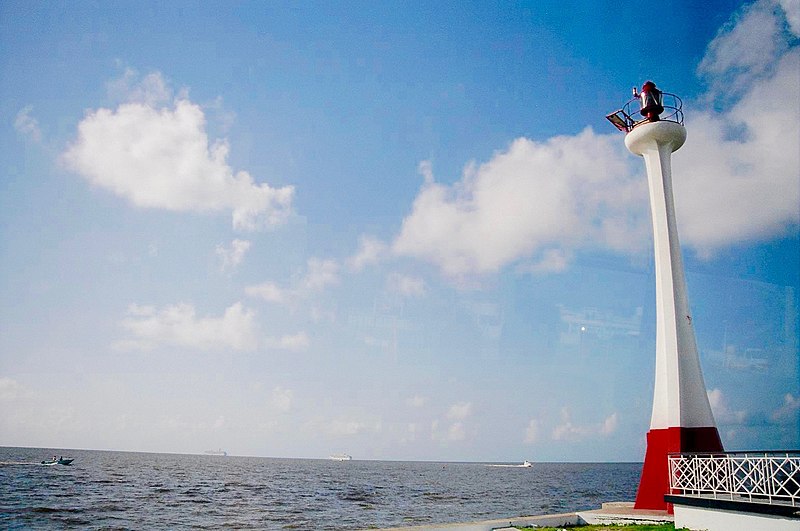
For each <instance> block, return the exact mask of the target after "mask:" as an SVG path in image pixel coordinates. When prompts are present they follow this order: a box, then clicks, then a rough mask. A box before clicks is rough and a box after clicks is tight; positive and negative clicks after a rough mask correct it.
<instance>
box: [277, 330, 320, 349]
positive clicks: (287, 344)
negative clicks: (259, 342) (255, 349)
mask: <svg viewBox="0 0 800 531" xmlns="http://www.w3.org/2000/svg"><path fill="white" fill-rule="evenodd" d="M310 344H311V341H310V340H309V339H308V335H307V334H306V333H305V332H298V333H296V334H290V335H285V336H281V337H279V338H277V339H275V338H267V340H266V345H267V346H268V347H271V348H277V349H281V350H291V351H295V352H299V351H302V350H306V349H308V347H309V345H310Z"/></svg>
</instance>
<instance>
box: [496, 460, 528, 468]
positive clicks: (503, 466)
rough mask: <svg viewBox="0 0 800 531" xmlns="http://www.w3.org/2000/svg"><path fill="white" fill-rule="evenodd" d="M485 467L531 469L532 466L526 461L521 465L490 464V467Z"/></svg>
mask: <svg viewBox="0 0 800 531" xmlns="http://www.w3.org/2000/svg"><path fill="white" fill-rule="evenodd" d="M486 466H494V467H498V468H531V467H532V466H533V463H531V462H530V461H528V460H527V459H526V460H525V461H523V462H522V464H521V465H505V464H499V465H495V464H490V465H486Z"/></svg>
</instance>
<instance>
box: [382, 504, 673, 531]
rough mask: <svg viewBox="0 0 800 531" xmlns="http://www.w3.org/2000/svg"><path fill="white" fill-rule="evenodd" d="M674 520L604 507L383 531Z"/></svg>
mask: <svg viewBox="0 0 800 531" xmlns="http://www.w3.org/2000/svg"><path fill="white" fill-rule="evenodd" d="M674 521H675V517H674V516H673V515H671V514H667V511H650V510H643V509H634V508H633V502H609V503H604V504H603V506H602V508H601V509H597V510H593V511H579V512H576V513H564V514H547V515H541V516H520V517H517V518H503V519H500V520H484V521H481V522H463V523H456V524H427V525H420V526H409V527H391V528H387V529H386V530H385V531H422V530H423V529H424V530H425V531H501V530H510V529H513V528H514V526H518V527H525V526H534V525H536V526H541V527H559V526H567V525H580V524H608V525H610V524H661V523H665V522H674Z"/></svg>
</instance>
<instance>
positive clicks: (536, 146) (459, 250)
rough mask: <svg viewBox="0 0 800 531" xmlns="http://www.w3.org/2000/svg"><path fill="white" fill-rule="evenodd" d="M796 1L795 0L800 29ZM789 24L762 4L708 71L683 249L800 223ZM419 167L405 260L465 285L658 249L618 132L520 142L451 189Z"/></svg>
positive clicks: (692, 125)
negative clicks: (602, 255) (593, 256)
mask: <svg viewBox="0 0 800 531" xmlns="http://www.w3.org/2000/svg"><path fill="white" fill-rule="evenodd" d="M796 3H797V2H796V1H794V0H791V1H787V2H784V3H783V5H784V7H785V8H786V9H787V13H788V19H789V22H788V27H791V28H792V29H793V31H795V32H796V31H797V19H798V15H797V14H796V11H797V10H796V9H794V7H793V6H795V4H796ZM786 27H787V22H786V20H785V18H784V12H783V10H782V9H780V8H778V7H777V4H775V3H774V2H770V1H767V0H764V1H762V2H758V3H757V4H755V5H753V6H752V7H750V8H746V9H745V10H744V11H743V12H742V14H740V15H739V16H737V18H735V20H734V22H733V23H732V24H730V25H728V26H726V27H725V28H723V29H722V30H721V31H720V33H719V34H718V35H717V37H716V38H715V39H714V41H713V42H712V43H711V44H710V45H709V48H708V51H707V54H706V57H705V59H704V60H703V61H702V62H701V65H700V67H699V69H698V71H699V72H700V73H701V74H702V75H704V76H706V78H707V80H708V82H709V85H710V89H709V94H708V95H707V96H706V97H703V98H701V99H700V100H699V101H698V102H688V103H687V105H686V106H685V109H684V111H685V112H686V116H687V118H686V125H687V130H688V140H687V143H686V145H685V146H684V147H683V148H681V150H680V151H678V152H677V153H676V154H675V156H674V157H673V166H674V172H673V173H674V177H673V179H674V181H675V195H676V209H677V217H678V223H679V230H680V235H681V241H682V243H683V244H684V245H687V246H690V247H693V248H694V249H696V250H697V251H698V252H699V253H700V254H701V255H705V256H708V255H711V254H712V253H713V252H714V251H715V250H717V249H720V248H723V247H726V246H729V245H734V244H738V243H743V242H749V241H758V240H765V239H768V238H772V237H775V236H781V235H783V234H785V233H787V232H788V231H791V230H795V229H796V228H797V226H798V223H800V209H798V207H797V205H798V204H800V180H798V178H797V176H798V175H799V174H800V150H798V149H797V139H798V138H800V99H799V98H797V97H796V92H797V79H798V77H800V50H798V47H797V45H796V44H792V45H791V46H790V40H791V38H788V37H787V32H786ZM742 43H746V44H742ZM721 87H725V90H724V91H723V90H721ZM664 88H665V89H666V90H669V87H664ZM720 94H725V95H726V97H723V98H720V97H718V96H719V95H720ZM715 101H716V102H717V104H716V106H715V105H714V102H715ZM714 109H722V110H721V111H719V110H714ZM419 171H420V173H421V174H422V175H423V178H424V179H423V180H424V182H423V185H422V187H421V189H420V191H419V193H418V195H417V197H416V199H415V200H414V204H413V208H412V211H411V213H410V214H409V215H408V216H407V217H406V218H405V219H404V220H403V224H402V228H401V230H400V233H399V234H398V235H397V237H396V238H395V240H394V242H393V244H392V251H393V252H394V253H396V254H398V255H401V256H412V257H416V258H418V259H421V260H425V261H428V262H431V263H433V264H435V265H437V266H438V267H439V268H440V269H441V270H442V271H443V272H444V273H445V274H446V275H448V276H451V277H454V278H456V279H460V278H462V277H463V276H464V275H470V274H476V273H477V274H482V273H491V272H495V271H497V270H499V269H500V268H502V267H504V266H506V265H508V264H510V263H514V262H517V261H521V260H525V261H527V262H528V265H527V266H523V267H521V269H523V270H529V271H534V272H551V271H562V270H564V269H565V268H566V267H567V265H568V263H569V260H570V257H571V255H572V254H573V252H574V251H576V250H579V249H585V248H589V249H591V248H606V249H611V250H615V251H623V252H636V251H643V250H649V241H650V222H649V200H648V197H647V190H646V180H645V177H644V164H643V163H642V161H641V159H638V157H634V156H632V155H631V154H630V153H628V152H627V150H625V149H624V147H623V142H622V137H621V136H620V135H618V134H614V135H611V134H608V135H600V134H597V133H595V132H593V131H592V130H591V129H586V130H584V131H583V132H581V133H579V134H578V135H575V136H560V137H554V138H551V139H549V140H545V141H542V142H537V141H534V140H530V139H527V138H518V139H516V140H514V141H513V142H512V143H511V144H510V145H509V146H508V148H507V149H505V150H501V151H498V152H496V153H495V154H494V155H493V156H492V157H491V159H490V160H489V161H488V162H485V163H483V164H477V163H475V162H472V163H470V164H469V165H467V167H466V169H465V170H464V172H463V175H462V176H461V178H460V180H458V181H457V182H455V183H454V184H452V185H446V184H441V183H437V182H436V181H435V179H434V175H433V169H432V166H431V164H430V163H429V162H427V161H425V162H423V163H421V164H420V167H419Z"/></svg>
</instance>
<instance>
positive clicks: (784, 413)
mask: <svg viewBox="0 0 800 531" xmlns="http://www.w3.org/2000/svg"><path fill="white" fill-rule="evenodd" d="M798 411H800V397H796V396H794V395H793V394H792V393H786V394H785V395H784V397H783V405H782V406H781V407H779V408H778V409H776V410H775V411H773V412H772V415H770V418H771V419H772V420H773V421H775V422H786V421H789V422H791V421H793V420H796V419H797V412H798Z"/></svg>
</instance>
